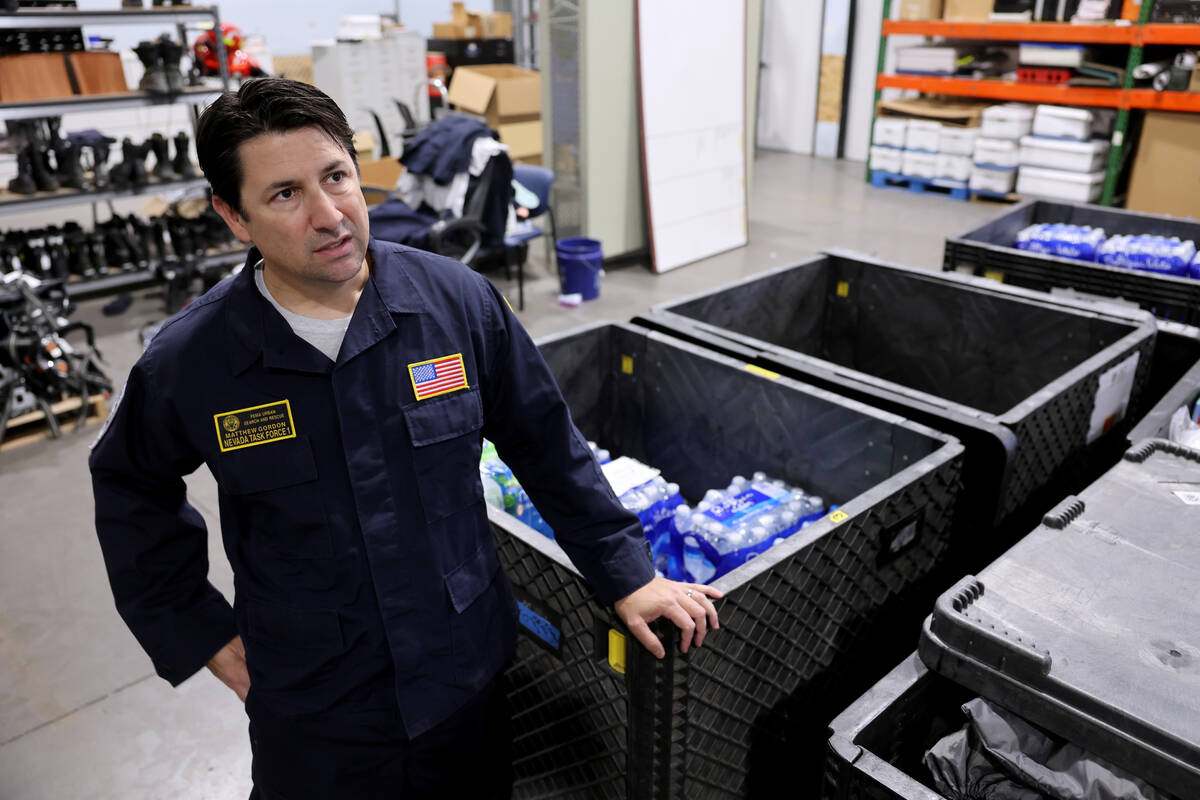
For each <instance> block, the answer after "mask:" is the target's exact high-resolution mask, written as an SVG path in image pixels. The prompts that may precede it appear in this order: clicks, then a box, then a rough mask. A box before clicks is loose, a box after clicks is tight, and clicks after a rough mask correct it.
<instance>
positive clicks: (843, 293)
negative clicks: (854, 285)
mask: <svg viewBox="0 0 1200 800" xmlns="http://www.w3.org/2000/svg"><path fill="white" fill-rule="evenodd" d="M837 296H838V297H849V296H850V281H838V285H837Z"/></svg>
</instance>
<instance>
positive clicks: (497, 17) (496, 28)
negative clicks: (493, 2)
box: [480, 11, 513, 39]
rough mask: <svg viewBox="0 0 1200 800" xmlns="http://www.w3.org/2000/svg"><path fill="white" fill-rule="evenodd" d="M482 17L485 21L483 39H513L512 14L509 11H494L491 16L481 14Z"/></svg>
mask: <svg viewBox="0 0 1200 800" xmlns="http://www.w3.org/2000/svg"><path fill="white" fill-rule="evenodd" d="M480 17H481V18H482V20H483V37H484V38H485V39H511V38H512V35H513V21H512V14H510V13H508V12H507V11H493V12H492V13H490V14H480Z"/></svg>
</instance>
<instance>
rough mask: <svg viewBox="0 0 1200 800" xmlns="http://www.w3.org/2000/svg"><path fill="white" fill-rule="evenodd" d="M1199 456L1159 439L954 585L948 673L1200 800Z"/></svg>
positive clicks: (924, 649) (943, 649)
mask: <svg viewBox="0 0 1200 800" xmlns="http://www.w3.org/2000/svg"><path fill="white" fill-rule="evenodd" d="M1198 532H1200V451H1197V450H1190V449H1188V448H1185V447H1180V446H1178V445H1174V444H1171V443H1170V442H1165V441H1162V440H1159V439H1149V440H1147V441H1145V442H1142V443H1141V444H1139V445H1136V446H1134V447H1133V448H1131V449H1130V450H1129V452H1127V453H1126V454H1125V457H1124V459H1123V460H1122V461H1121V462H1120V463H1119V464H1118V465H1117V466H1115V467H1113V469H1112V470H1110V471H1109V472H1108V473H1106V474H1105V475H1104V476H1103V477H1102V478H1101V479H1100V480H1098V481H1096V482H1095V483H1094V484H1092V485H1091V486H1090V487H1088V488H1087V489H1086V490H1085V491H1083V492H1081V493H1080V495H1079V496H1078V497H1068V498H1067V499H1066V500H1064V501H1063V502H1062V503H1061V504H1060V505H1059V506H1058V507H1057V508H1056V509H1054V510H1053V511H1052V512H1051V513H1049V514H1047V515H1046V518H1045V520H1044V521H1043V523H1042V525H1041V526H1039V527H1038V528H1036V529H1035V530H1034V531H1033V532H1032V533H1030V534H1029V535H1028V536H1026V537H1025V538H1024V539H1022V540H1021V541H1020V542H1018V543H1017V544H1016V545H1015V546H1013V548H1012V549H1011V550H1009V551H1008V552H1007V553H1005V554H1004V556H1003V557H1002V558H1000V559H998V560H997V561H996V562H995V563H993V564H991V565H990V566H989V567H987V568H986V569H985V570H983V571H982V572H980V573H979V575H978V577H976V576H972V575H968V576H966V577H965V578H963V579H962V580H961V581H959V582H958V583H957V584H956V585H955V586H953V587H951V588H950V589H949V590H948V591H947V592H945V593H944V594H943V595H942V596H941V597H940V598H938V601H937V603H936V605H935V607H934V612H933V614H932V615H931V616H930V617H929V618H928V619H927V620H926V621H925V624H924V627H923V629H922V632H921V638H920V642H919V644H918V647H917V650H918V653H919V654H920V656H921V659H922V661H924V662H925V664H926V665H927V666H929V667H930V669H932V670H934V671H936V672H938V673H939V674H940V675H942V676H944V677H946V678H949V679H950V680H953V681H954V682H955V683H958V684H961V685H963V686H966V687H967V688H969V689H971V690H972V691H975V692H977V693H978V694H979V695H980V696H982V697H985V698H987V699H989V700H992V701H994V702H996V703H998V704H1000V705H1002V706H1004V707H1005V708H1007V709H1008V710H1010V711H1012V712H1014V713H1015V714H1017V715H1019V716H1021V717H1023V718H1025V719H1026V720H1028V721H1029V722H1031V723H1032V724H1034V725H1037V726H1039V727H1041V728H1044V729H1045V730H1047V731H1049V732H1051V733H1053V734H1056V735H1057V736H1060V737H1062V738H1065V739H1067V740H1069V741H1071V742H1073V743H1075V744H1077V745H1079V746H1080V747H1083V748H1084V749H1086V750H1088V751H1090V752H1091V753H1093V754H1094V755H1096V756H1099V757H1100V758H1102V759H1105V760H1107V761H1109V762H1111V763H1112V764H1115V765H1116V766H1118V767H1121V768H1123V769H1125V770H1127V771H1129V772H1130V773H1132V774H1133V775H1136V776H1138V777H1140V778H1142V779H1144V780H1146V781H1148V782H1150V783H1151V784H1154V785H1155V786H1157V787H1159V788H1160V789H1163V790H1165V791H1167V792H1170V793H1171V794H1173V795H1174V796H1177V797H1180V798H1184V797H1187V798H1192V797H1200V692H1198V691H1197V690H1196V689H1197V679H1198V677H1200V646H1198V643H1197V638H1196V636H1197V632H1198V631H1200V606H1197V604H1196V603H1195V598H1196V597H1197V595H1198V594H1200V546H1197V541H1196V536H1197V533H1198Z"/></svg>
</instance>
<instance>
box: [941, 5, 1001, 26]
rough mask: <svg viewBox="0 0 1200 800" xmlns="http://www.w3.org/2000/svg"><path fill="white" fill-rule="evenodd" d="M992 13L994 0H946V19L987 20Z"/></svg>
mask: <svg viewBox="0 0 1200 800" xmlns="http://www.w3.org/2000/svg"><path fill="white" fill-rule="evenodd" d="M991 15H992V0H946V12H945V14H944V17H945V19H958V20H970V21H974V22H987V21H988V19H989V18H990V17H991Z"/></svg>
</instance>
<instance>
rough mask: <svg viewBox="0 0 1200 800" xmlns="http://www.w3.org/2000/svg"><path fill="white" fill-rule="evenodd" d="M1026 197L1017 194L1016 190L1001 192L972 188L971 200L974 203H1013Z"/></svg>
mask: <svg viewBox="0 0 1200 800" xmlns="http://www.w3.org/2000/svg"><path fill="white" fill-rule="evenodd" d="M1024 199H1025V198H1024V197H1022V196H1021V195H1019V194H1017V193H1016V192H1007V193H1004V194H1001V193H1000V192H980V191H977V190H975V189H972V190H971V202H972V203H1001V204H1011V203H1019V202H1021V201H1022V200H1024Z"/></svg>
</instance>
